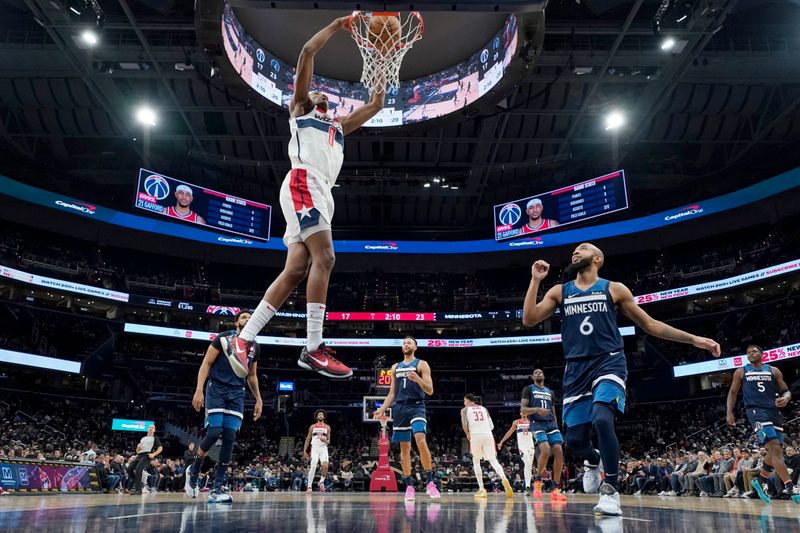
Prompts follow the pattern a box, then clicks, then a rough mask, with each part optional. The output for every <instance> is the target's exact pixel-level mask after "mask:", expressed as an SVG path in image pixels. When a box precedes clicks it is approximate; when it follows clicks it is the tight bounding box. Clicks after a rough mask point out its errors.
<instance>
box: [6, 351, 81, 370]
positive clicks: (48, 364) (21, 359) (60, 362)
mask: <svg viewBox="0 0 800 533" xmlns="http://www.w3.org/2000/svg"><path fill="white" fill-rule="evenodd" d="M0 363H8V364H10V365H21V366H32V367H34V368H44V369H47V370H56V371H58V372H67V373H69V374H80V373H81V364H80V363H79V362H77V361H67V360H65V359H57V358H55V357H45V356H44V355H35V354H32V353H24V352H14V351H11V350H2V349H0Z"/></svg>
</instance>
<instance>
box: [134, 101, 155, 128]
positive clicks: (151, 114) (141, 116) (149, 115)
mask: <svg viewBox="0 0 800 533" xmlns="http://www.w3.org/2000/svg"><path fill="white" fill-rule="evenodd" d="M157 119H158V117H157V115H156V111H155V109H153V108H152V107H150V106H149V105H142V106H140V107H139V109H137V110H136V121H137V122H139V124H141V125H143V126H155V125H156V122H157Z"/></svg>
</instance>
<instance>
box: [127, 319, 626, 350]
mask: <svg viewBox="0 0 800 533" xmlns="http://www.w3.org/2000/svg"><path fill="white" fill-rule="evenodd" d="M125 332H126V333H139V334H141V335H154V336H157V337H172V338H178V339H192V340H200V341H205V342H210V341H213V340H214V339H215V338H216V336H217V335H218V334H217V333H211V332H208V331H197V330H190V329H179V328H166V327H162V326H149V325H146V324H133V323H130V322H126V323H125ZM619 332H620V333H621V334H622V335H623V336H631V335H634V334H635V330H634V328H633V327H625V328H619ZM256 341H257V342H258V343H259V344H265V345H272V346H305V342H306V340H305V339H298V338H295V337H271V336H266V335H259V336H258V337H256ZM417 342H418V343H419V346H420V347H424V348H485V347H488V346H524V345H530V344H556V343H559V342H561V335H531V336H525V337H488V338H476V339H417ZM325 344H327V345H328V346H344V347H348V348H400V347H401V346H402V344H403V339H366V338H365V339H325Z"/></svg>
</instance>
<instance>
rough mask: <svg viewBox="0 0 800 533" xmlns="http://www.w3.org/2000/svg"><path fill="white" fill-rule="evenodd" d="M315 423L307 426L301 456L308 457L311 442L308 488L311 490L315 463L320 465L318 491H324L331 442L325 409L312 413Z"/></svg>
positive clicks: (315, 470)
mask: <svg viewBox="0 0 800 533" xmlns="http://www.w3.org/2000/svg"><path fill="white" fill-rule="evenodd" d="M314 420H316V422H315V423H313V424H311V426H310V427H309V428H308V435H306V442H305V444H304V445H303V458H304V459H308V445H309V444H311V466H310V467H309V469H308V484H307V486H308V488H307V489H306V492H312V490H311V486H312V485H313V484H314V475H315V474H316V473H317V464H321V465H322V472H320V478H319V491H320V492H325V483H323V482H324V481H325V476H327V475H328V444H330V442H331V427H330V426H329V425H328V424H326V423H325V411H323V410H322V409H318V410H317V412H315V413H314Z"/></svg>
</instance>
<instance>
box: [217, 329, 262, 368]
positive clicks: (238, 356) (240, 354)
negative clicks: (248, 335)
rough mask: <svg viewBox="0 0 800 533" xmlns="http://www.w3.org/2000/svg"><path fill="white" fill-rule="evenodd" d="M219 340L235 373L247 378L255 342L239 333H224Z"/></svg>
mask: <svg viewBox="0 0 800 533" xmlns="http://www.w3.org/2000/svg"><path fill="white" fill-rule="evenodd" d="M219 342H220V345H222V351H223V352H225V356H226V357H227V358H228V362H229V363H230V364H231V368H232V369H233V373H234V374H236V375H237V376H239V377H240V378H246V377H247V374H249V373H250V361H252V358H251V356H252V350H253V345H254V344H255V343H253V342H248V341H246V340H244V339H243V338H241V337H239V336H238V335H237V336H233V337H230V336H227V335H224V336H222V337H220V338H219Z"/></svg>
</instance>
